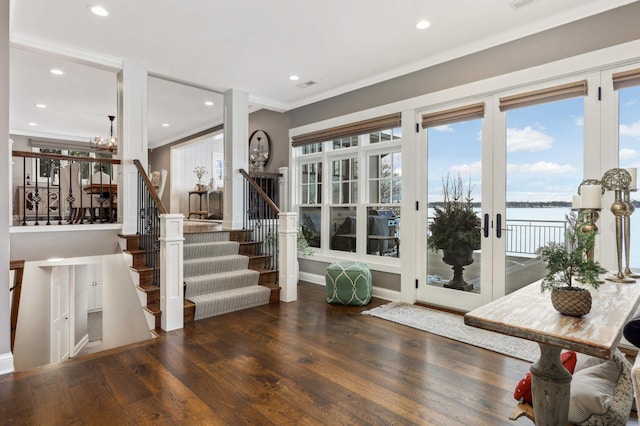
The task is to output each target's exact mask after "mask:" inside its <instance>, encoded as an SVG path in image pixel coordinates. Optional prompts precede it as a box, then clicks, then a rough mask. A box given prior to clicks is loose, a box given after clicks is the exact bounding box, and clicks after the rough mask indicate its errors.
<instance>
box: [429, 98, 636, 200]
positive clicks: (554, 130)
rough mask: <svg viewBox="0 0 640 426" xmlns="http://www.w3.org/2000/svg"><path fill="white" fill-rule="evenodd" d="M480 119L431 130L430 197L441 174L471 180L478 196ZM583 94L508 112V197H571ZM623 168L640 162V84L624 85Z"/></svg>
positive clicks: (578, 178)
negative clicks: (633, 85)
mask: <svg viewBox="0 0 640 426" xmlns="http://www.w3.org/2000/svg"><path fill="white" fill-rule="evenodd" d="M481 124H482V123H481V120H479V119H478V120H472V121H467V122H462V123H454V124H450V125H445V126H439V127H434V128H430V129H429V133H428V140H429V145H428V147H429V148H428V149H429V153H428V157H429V169H428V170H429V194H430V201H436V200H440V199H441V198H442V197H441V192H442V190H441V187H442V177H443V176H444V177H446V175H447V173H449V174H451V175H453V176H456V175H457V174H460V176H461V177H462V179H463V181H464V182H465V184H466V183H468V182H469V180H471V183H472V186H473V197H474V200H475V201H479V200H480V191H481V187H482V185H481V181H480V177H481V176H480V171H481V162H480V159H481V141H480V133H481ZM583 140H584V101H583V98H582V97H577V98H571V99H566V100H562V101H556V102H550V103H545V104H541V105H534V106H530V107H525V108H518V109H513V110H510V111H507V158H506V162H507V172H506V173H507V176H506V179H507V181H506V182H507V201H567V202H570V201H571V197H572V195H573V194H577V189H578V185H579V184H580V182H582V179H583V165H582V161H583V153H584V148H583V146H584V143H583ZM620 167H640V86H635V87H630V88H626V89H622V90H620Z"/></svg>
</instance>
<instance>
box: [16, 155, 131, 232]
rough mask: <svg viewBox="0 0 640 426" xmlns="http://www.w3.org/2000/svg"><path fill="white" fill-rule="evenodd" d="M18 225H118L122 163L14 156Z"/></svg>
mask: <svg viewBox="0 0 640 426" xmlns="http://www.w3.org/2000/svg"><path fill="white" fill-rule="evenodd" d="M12 155H13V169H12V176H13V186H12V194H13V196H12V200H13V215H14V220H13V224H14V225H22V226H27V225H62V224H65V225H66V224H87V223H100V222H102V223H104V222H116V221H117V217H116V211H117V208H116V207H117V183H116V178H115V176H116V174H115V166H116V165H117V164H120V160H118V159H113V158H97V157H88V156H74V155H63V154H52V153H40V152H28V151H13V152H12Z"/></svg>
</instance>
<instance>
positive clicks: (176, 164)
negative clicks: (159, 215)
mask: <svg viewBox="0 0 640 426" xmlns="http://www.w3.org/2000/svg"><path fill="white" fill-rule="evenodd" d="M247 143H248V142H247ZM222 153H224V140H223V137H222V134H218V135H214V136H207V137H205V138H203V139H199V140H196V141H192V142H186V143H184V144H181V145H179V146H177V147H174V148H172V150H171V172H170V173H171V175H172V176H171V181H170V183H171V188H170V189H169V188H167V187H165V191H167V190H170V191H171V204H170V205H171V213H182V214H183V215H184V217H185V218H186V217H188V216H189V211H190V209H192V210H200V208H199V207H196V206H197V204H196V198H197V197H196V196H195V195H194V196H193V197H192V206H193V207H189V204H188V202H189V200H188V197H189V195H188V192H189V191H193V190H194V188H195V186H196V183H197V182H198V178H197V177H196V175H195V173H193V169H194V168H195V167H196V166H204V167H206V169H207V172H208V173H207V174H206V175H205V176H203V178H202V183H209V180H210V179H211V178H212V177H213V174H212V173H213V157H214V154H222ZM203 202H204V201H203Z"/></svg>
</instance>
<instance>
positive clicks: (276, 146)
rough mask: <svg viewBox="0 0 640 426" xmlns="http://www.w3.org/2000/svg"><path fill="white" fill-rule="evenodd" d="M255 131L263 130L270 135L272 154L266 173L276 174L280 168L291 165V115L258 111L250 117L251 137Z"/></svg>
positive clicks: (264, 110)
mask: <svg viewBox="0 0 640 426" xmlns="http://www.w3.org/2000/svg"><path fill="white" fill-rule="evenodd" d="M255 130H263V131H265V132H266V133H267V135H269V140H270V141H271V153H270V158H269V162H268V163H267V165H266V166H265V168H264V170H265V172H269V173H276V172H277V171H278V169H279V168H280V167H287V166H288V165H289V114H287V113H279V112H274V111H269V110H266V109H263V110H260V111H256V112H254V113H252V114H250V115H249V135H251V134H252V133H253V132H254V131H255Z"/></svg>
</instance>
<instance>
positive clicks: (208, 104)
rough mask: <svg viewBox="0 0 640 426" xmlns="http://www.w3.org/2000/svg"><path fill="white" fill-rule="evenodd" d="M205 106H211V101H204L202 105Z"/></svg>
mask: <svg viewBox="0 0 640 426" xmlns="http://www.w3.org/2000/svg"><path fill="white" fill-rule="evenodd" d="M204 104H205V105H206V106H213V102H212V101H205V103H204Z"/></svg>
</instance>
